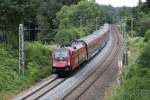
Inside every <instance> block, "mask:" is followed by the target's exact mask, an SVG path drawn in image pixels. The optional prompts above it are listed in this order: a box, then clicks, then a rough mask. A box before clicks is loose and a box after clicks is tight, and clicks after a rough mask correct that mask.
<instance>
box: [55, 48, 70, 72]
mask: <svg viewBox="0 0 150 100" xmlns="http://www.w3.org/2000/svg"><path fill="white" fill-rule="evenodd" d="M52 64H53V66H52V71H53V72H54V73H59V72H66V71H69V70H70V69H69V68H70V53H69V49H67V48H57V49H54V51H53V53H52Z"/></svg>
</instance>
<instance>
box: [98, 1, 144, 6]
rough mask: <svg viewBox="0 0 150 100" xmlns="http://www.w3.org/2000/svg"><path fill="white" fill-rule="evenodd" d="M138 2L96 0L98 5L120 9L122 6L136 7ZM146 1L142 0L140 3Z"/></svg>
mask: <svg viewBox="0 0 150 100" xmlns="http://www.w3.org/2000/svg"><path fill="white" fill-rule="evenodd" d="M138 1H139V0H96V2H97V3H98V4H103V5H112V6H113V7H122V6H128V7H134V6H137V4H138ZM145 1H146V0H142V2H145Z"/></svg>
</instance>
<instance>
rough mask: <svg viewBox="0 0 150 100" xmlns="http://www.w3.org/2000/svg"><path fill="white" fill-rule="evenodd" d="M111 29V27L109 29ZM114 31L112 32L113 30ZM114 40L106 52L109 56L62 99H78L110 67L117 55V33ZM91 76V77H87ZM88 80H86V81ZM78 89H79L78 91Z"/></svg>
mask: <svg viewBox="0 0 150 100" xmlns="http://www.w3.org/2000/svg"><path fill="white" fill-rule="evenodd" d="M111 30H112V29H111ZM113 33H114V32H113ZM115 33H116V31H115ZM114 40H115V42H114V44H115V45H114V47H113V50H112V51H110V52H109V53H108V55H109V56H107V57H106V58H105V59H104V61H103V63H101V64H100V65H99V66H103V67H102V68H101V67H97V68H96V69H95V70H94V71H93V72H92V73H91V74H90V75H89V76H88V77H87V78H86V79H85V80H83V81H82V82H81V83H80V84H78V85H77V86H76V87H75V88H74V89H72V90H71V91H70V92H69V93H68V94H67V95H64V96H63V97H62V98H59V99H62V100H70V99H71V100H77V99H79V98H80V97H81V96H82V95H83V94H84V93H85V92H86V91H87V90H88V89H89V88H90V87H91V86H92V84H94V83H95V82H96V80H98V79H99V78H100V77H101V76H102V74H103V73H104V72H106V71H107V69H108V68H109V67H110V65H111V63H112V62H113V58H115V57H116V56H118V51H119V46H118V45H119V42H118V41H119V35H118V34H115V39H114ZM106 62H107V63H106ZM89 77H91V78H89ZM86 81H88V82H86ZM78 90H79V91H78Z"/></svg>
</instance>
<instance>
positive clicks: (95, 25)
mask: <svg viewBox="0 0 150 100" xmlns="http://www.w3.org/2000/svg"><path fill="white" fill-rule="evenodd" d="M97 18H98V17H96V19H95V21H96V22H95V24H96V25H95V27H96V31H97Z"/></svg>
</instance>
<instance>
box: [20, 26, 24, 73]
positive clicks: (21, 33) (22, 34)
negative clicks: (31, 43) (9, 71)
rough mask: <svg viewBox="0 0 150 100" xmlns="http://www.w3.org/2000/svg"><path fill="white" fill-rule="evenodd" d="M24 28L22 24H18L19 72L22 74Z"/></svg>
mask: <svg viewBox="0 0 150 100" xmlns="http://www.w3.org/2000/svg"><path fill="white" fill-rule="evenodd" d="M24 68H25V60H24V28H23V24H19V74H21V73H22V74H24Z"/></svg>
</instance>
